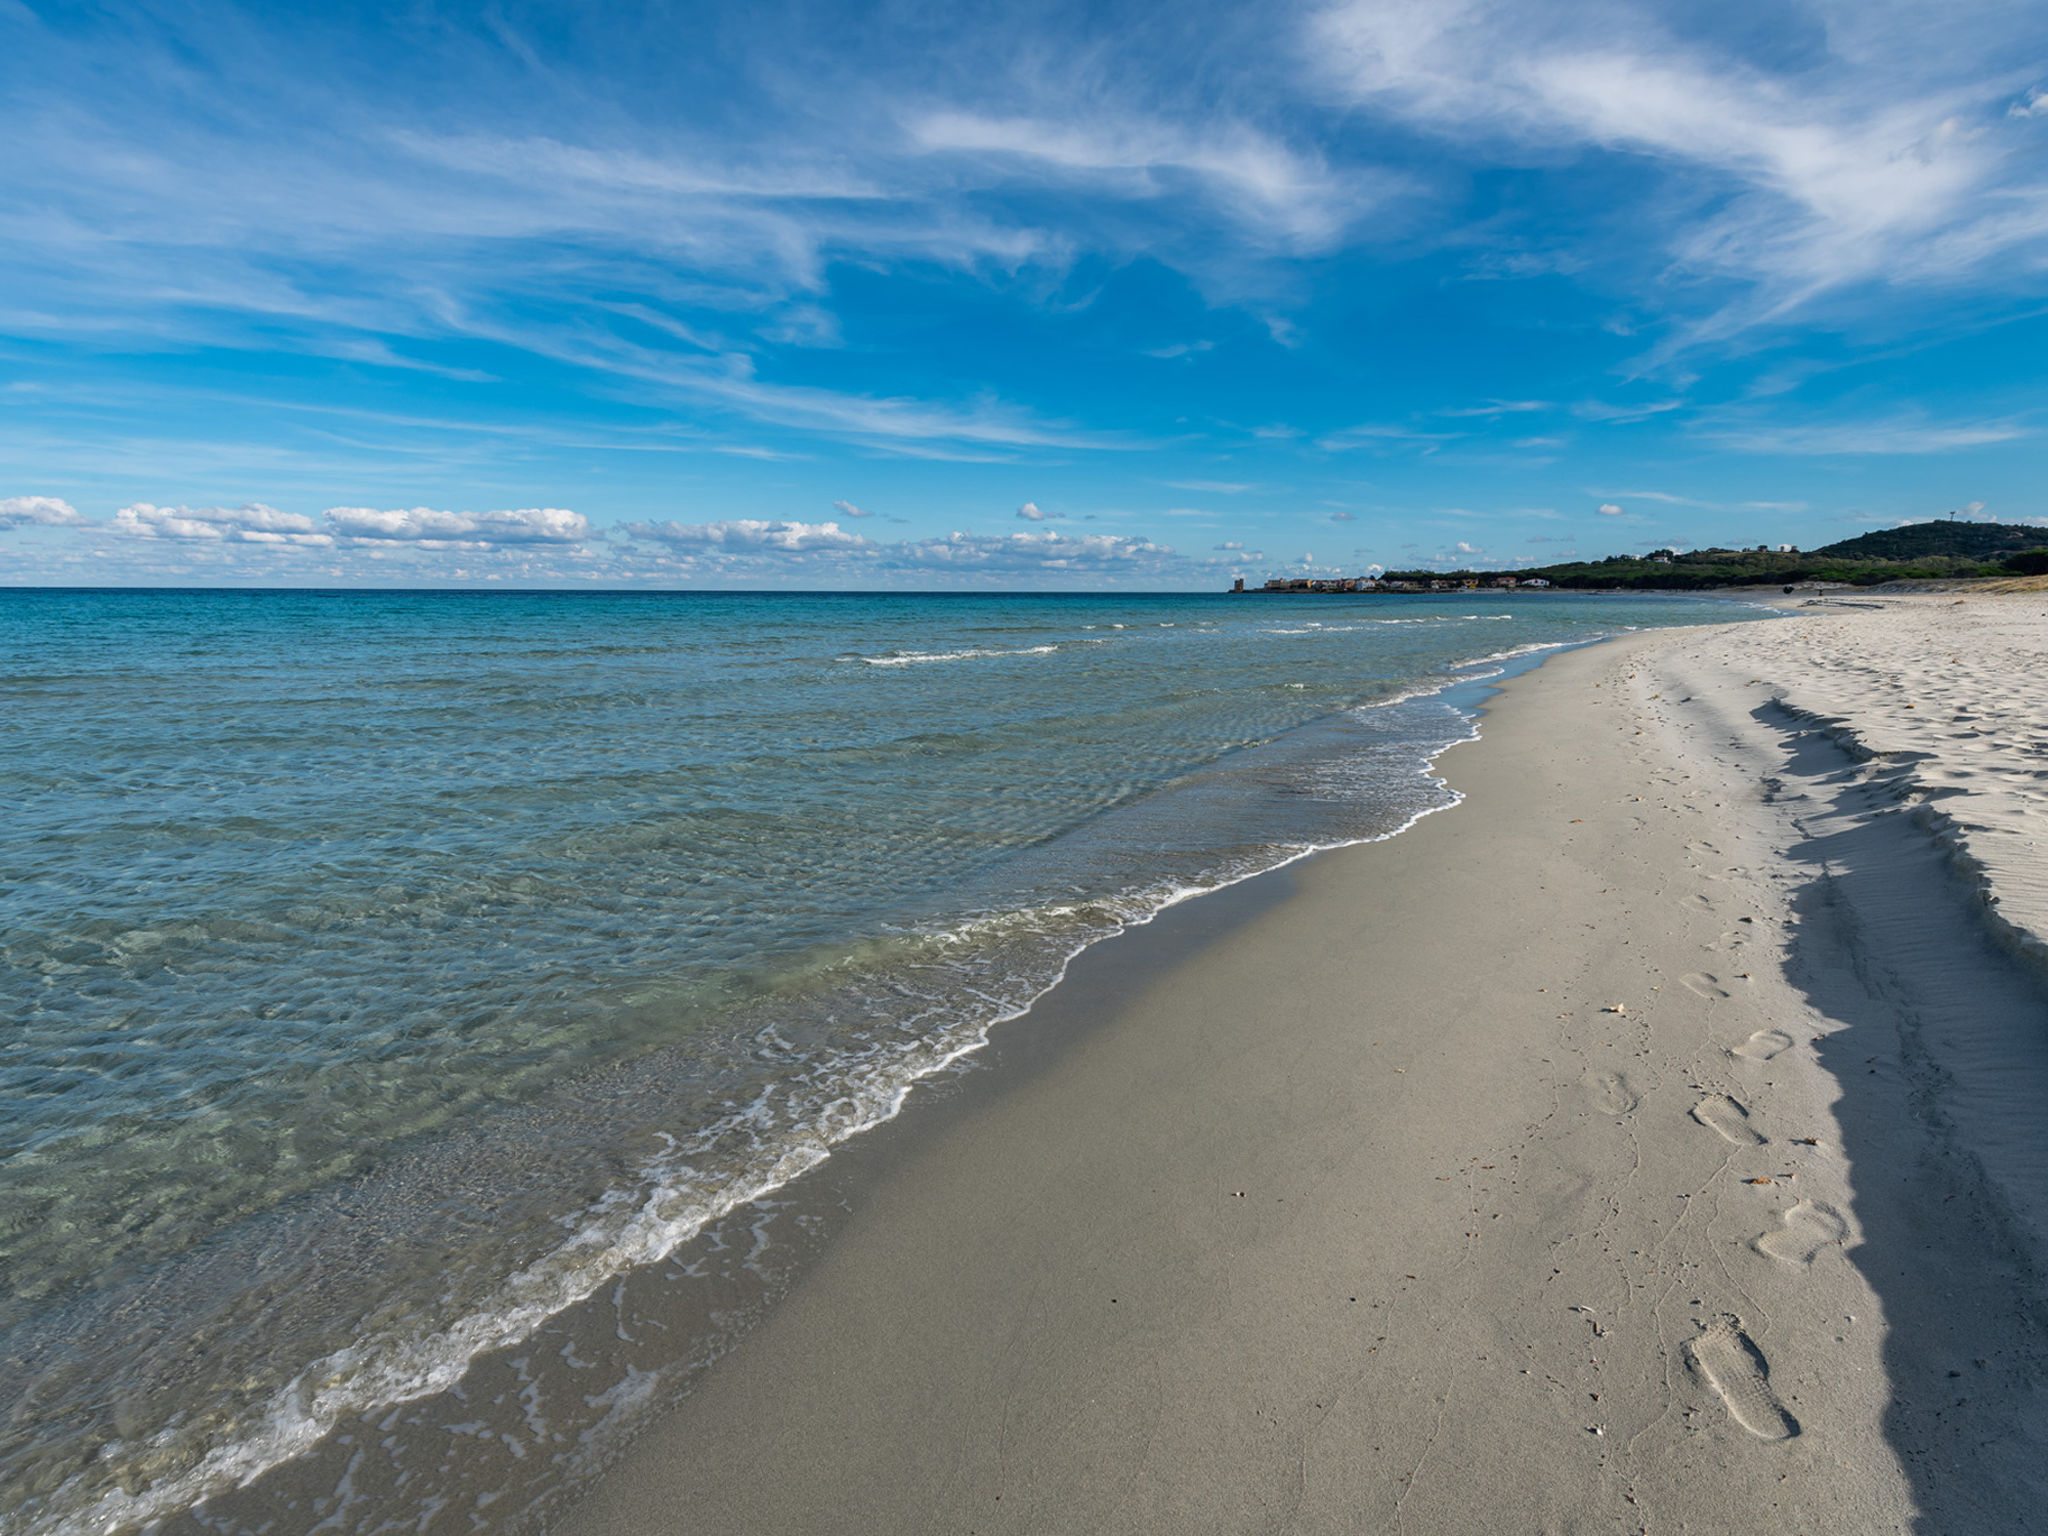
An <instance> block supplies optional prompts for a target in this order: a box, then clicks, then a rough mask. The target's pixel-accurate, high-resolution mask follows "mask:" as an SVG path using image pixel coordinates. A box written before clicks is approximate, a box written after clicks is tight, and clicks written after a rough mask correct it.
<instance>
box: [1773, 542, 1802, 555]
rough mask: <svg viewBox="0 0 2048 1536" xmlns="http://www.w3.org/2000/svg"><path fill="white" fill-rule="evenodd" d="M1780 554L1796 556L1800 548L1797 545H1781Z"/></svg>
mask: <svg viewBox="0 0 2048 1536" xmlns="http://www.w3.org/2000/svg"><path fill="white" fill-rule="evenodd" d="M1778 553H1779V554H1781V555H1796V554H1798V553H1799V546H1798V545H1797V544H1780V545H1779V546H1778Z"/></svg>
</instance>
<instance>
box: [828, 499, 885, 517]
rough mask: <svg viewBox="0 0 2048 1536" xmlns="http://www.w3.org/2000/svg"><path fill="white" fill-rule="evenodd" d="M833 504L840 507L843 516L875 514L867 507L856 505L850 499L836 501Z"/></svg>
mask: <svg viewBox="0 0 2048 1536" xmlns="http://www.w3.org/2000/svg"><path fill="white" fill-rule="evenodd" d="M832 505H833V506H834V507H836V508H838V509H839V513H840V515H841V516H842V517H873V516H874V515H875V514H874V513H872V512H870V511H868V510H867V508H865V507H856V506H855V505H854V504H853V503H852V502H850V501H835V502H833V503H832Z"/></svg>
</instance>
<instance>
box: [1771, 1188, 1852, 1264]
mask: <svg viewBox="0 0 2048 1536" xmlns="http://www.w3.org/2000/svg"><path fill="white" fill-rule="evenodd" d="M1780 1221H1781V1223H1782V1225H1780V1226H1779V1228H1778V1230H1777V1231H1775V1232H1766V1233H1765V1234H1764V1235H1763V1236H1762V1237H1760V1238H1758V1239H1757V1240H1756V1251H1757V1252H1758V1253H1761V1254H1765V1255H1768V1256H1769V1257H1771V1258H1774V1259H1776V1260H1777V1261H1778V1262H1779V1263H1781V1264H1793V1265H1797V1266H1798V1267H1799V1268H1801V1269H1804V1268H1806V1266H1807V1265H1809V1264H1811V1263H1812V1262H1813V1261H1814V1259H1815V1257H1816V1256H1817V1255H1818V1254H1819V1253H1820V1251H1821V1249H1823V1248H1829V1247H1832V1246H1833V1245H1835V1244H1836V1243H1839V1242H1840V1241H1841V1240H1842V1239H1843V1238H1845V1237H1847V1236H1848V1235H1849V1223H1848V1222H1846V1221H1844V1220H1842V1217H1841V1213H1840V1212H1838V1211H1836V1210H1835V1208H1834V1207H1833V1206H1828V1205H1816V1204H1814V1203H1813V1202H1812V1201H1811V1200H1802V1201H1800V1202H1799V1203H1798V1204H1797V1205H1795V1206H1793V1207H1792V1209H1791V1210H1789V1211H1787V1212H1786V1213H1785V1214H1784V1216H1783V1217H1781V1218H1780Z"/></svg>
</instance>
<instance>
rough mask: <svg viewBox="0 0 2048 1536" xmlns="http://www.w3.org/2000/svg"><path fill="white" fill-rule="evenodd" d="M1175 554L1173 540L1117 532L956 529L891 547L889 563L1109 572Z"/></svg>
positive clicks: (916, 567)
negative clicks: (975, 531)
mask: <svg viewBox="0 0 2048 1536" xmlns="http://www.w3.org/2000/svg"><path fill="white" fill-rule="evenodd" d="M1172 554H1173V546H1172V545H1170V544H1155V543H1153V542H1152V541H1151V540H1150V539H1133V538H1126V537H1125V536H1124V535H1122V534H1116V533H1084V534H1079V535H1065V534H1061V533H1059V532H1057V531H1056V530H1054V529H1050V528H1048V529H1047V530H1046V531H1045V532H1044V533H1010V534H972V533H954V534H949V535H948V536H947V537H945V538H943V539H912V540H908V541H906V542H904V543H902V544H898V545H894V546H892V547H891V548H890V551H889V556H888V563H889V564H891V565H894V566H898V567H900V568H904V569H914V570H952V571H960V570H968V571H988V572H1029V571H1074V570H1097V571H1100V570H1105V569H1113V568H1116V567H1120V566H1146V565H1149V564H1152V563H1155V562H1157V561H1159V560H1162V559H1164V558H1165V557H1167V556H1170V555H1172Z"/></svg>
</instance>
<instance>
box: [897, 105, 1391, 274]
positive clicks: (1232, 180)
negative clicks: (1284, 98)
mask: <svg viewBox="0 0 2048 1536" xmlns="http://www.w3.org/2000/svg"><path fill="white" fill-rule="evenodd" d="M908 127H909V133H910V136H911V139H912V141H913V142H914V143H915V144H916V145H917V146H918V147H919V148H920V149H923V150H924V151H926V152H927V153H930V154H943V155H950V156H956V157H959V156H975V157H979V158H981V159H982V160H984V161H987V162H992V163H995V164H998V165H1000V164H1004V163H1008V164H1011V165H1014V166H1016V167H1018V168H1019V169H1020V170H1028V171H1030V172H1031V173H1032V174H1034V175H1035V176H1037V177H1038V178H1041V179H1043V178H1044V177H1045V176H1046V175H1048V174H1049V173H1050V174H1053V175H1057V176H1060V177H1064V178H1066V179H1069V180H1085V181H1088V182H1090V183H1092V184H1094V185H1096V186H1097V187H1101V188H1104V189H1106V190H1109V191H1111V192H1113V193H1115V194H1117V195H1120V196H1122V197H1126V198H1135V199H1151V198H1167V197H1172V196H1174V195H1176V194H1182V193H1184V192H1185V191H1186V190H1187V189H1188V188H1189V186H1190V185H1192V186H1193V187H1194V188H1196V189H1198V190H1200V191H1203V192H1206V193H1207V194H1209V195H1210V196H1211V197H1212V198H1213V199H1214V200H1215V202H1216V204H1217V206H1218V207H1219V208H1221V209H1222V210H1223V211H1224V212H1225V213H1226V214H1227V215H1229V216H1230V217H1232V218H1233V219H1235V220H1236V221H1237V222H1238V223H1239V224H1240V225H1242V226H1245V227H1246V228H1247V229H1249V230H1250V231H1251V232H1252V233H1253V234H1254V235H1255V236H1260V237H1263V238H1267V239H1272V240H1274V241H1276V242H1277V243H1280V244H1283V245H1286V246H1288V247H1291V248H1296V249H1301V250H1316V249H1321V248H1323V247H1326V246H1328V245H1330V244H1331V243H1333V242H1334V241H1335V240H1336V238H1337V236H1338V235H1339V234H1340V233H1341V232H1342V230H1343V229H1344V227H1345V225H1346V224H1347V223H1348V222H1349V221H1350V219H1351V218H1352V217H1354V216H1355V215H1356V214H1357V213H1358V212H1360V211H1362V210H1363V208H1364V206H1365V205H1366V204H1367V203H1368V202H1369V201H1371V200H1372V196H1373V195H1374V194H1377V193H1383V192H1388V191H1391V190H1393V188H1394V187H1395V186H1396V185H1397V184H1398V183H1397V181H1396V178H1394V177H1393V176H1391V175H1389V174H1388V173H1385V172H1378V173H1370V172H1369V173H1366V174H1363V175H1360V174H1353V175H1351V176H1347V177H1339V176H1336V175H1333V174H1332V173H1331V172H1330V170H1329V169H1328V167H1327V166H1326V165H1325V164H1324V163H1323V161H1322V158H1321V157H1320V156H1319V155H1317V154H1315V153H1313V152H1312V151H1305V150H1298V149H1293V148H1289V147H1288V146H1286V145H1284V144H1282V143H1281V142H1279V141H1278V140H1277V139H1275V138H1273V137H1272V136H1271V135H1269V134H1266V133H1263V132H1260V131H1259V130H1257V129H1254V128H1252V127H1250V126H1248V125H1246V124H1244V123H1242V122H1233V121H1230V120H1228V119H1227V118H1226V119H1220V120H1215V121H1211V122H1206V123H1199V124H1197V125H1193V126H1184V125H1181V124H1177V123H1174V122H1171V121H1169V120H1166V119H1164V118H1156V117H1154V118H1147V117H1139V116H1125V115H1121V114H1116V113H1112V112H1105V111H1101V110H1096V109H1093V108H1090V107H1087V106H1082V107H1081V108H1080V110H1079V114H1078V115H1062V116H1059V117H993V116H987V115H984V114H982V113H978V112H969V111H936V112H927V113H924V114H922V115H920V116H917V117H914V118H913V119H912V120H911V121H910V123H909V125H908Z"/></svg>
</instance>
